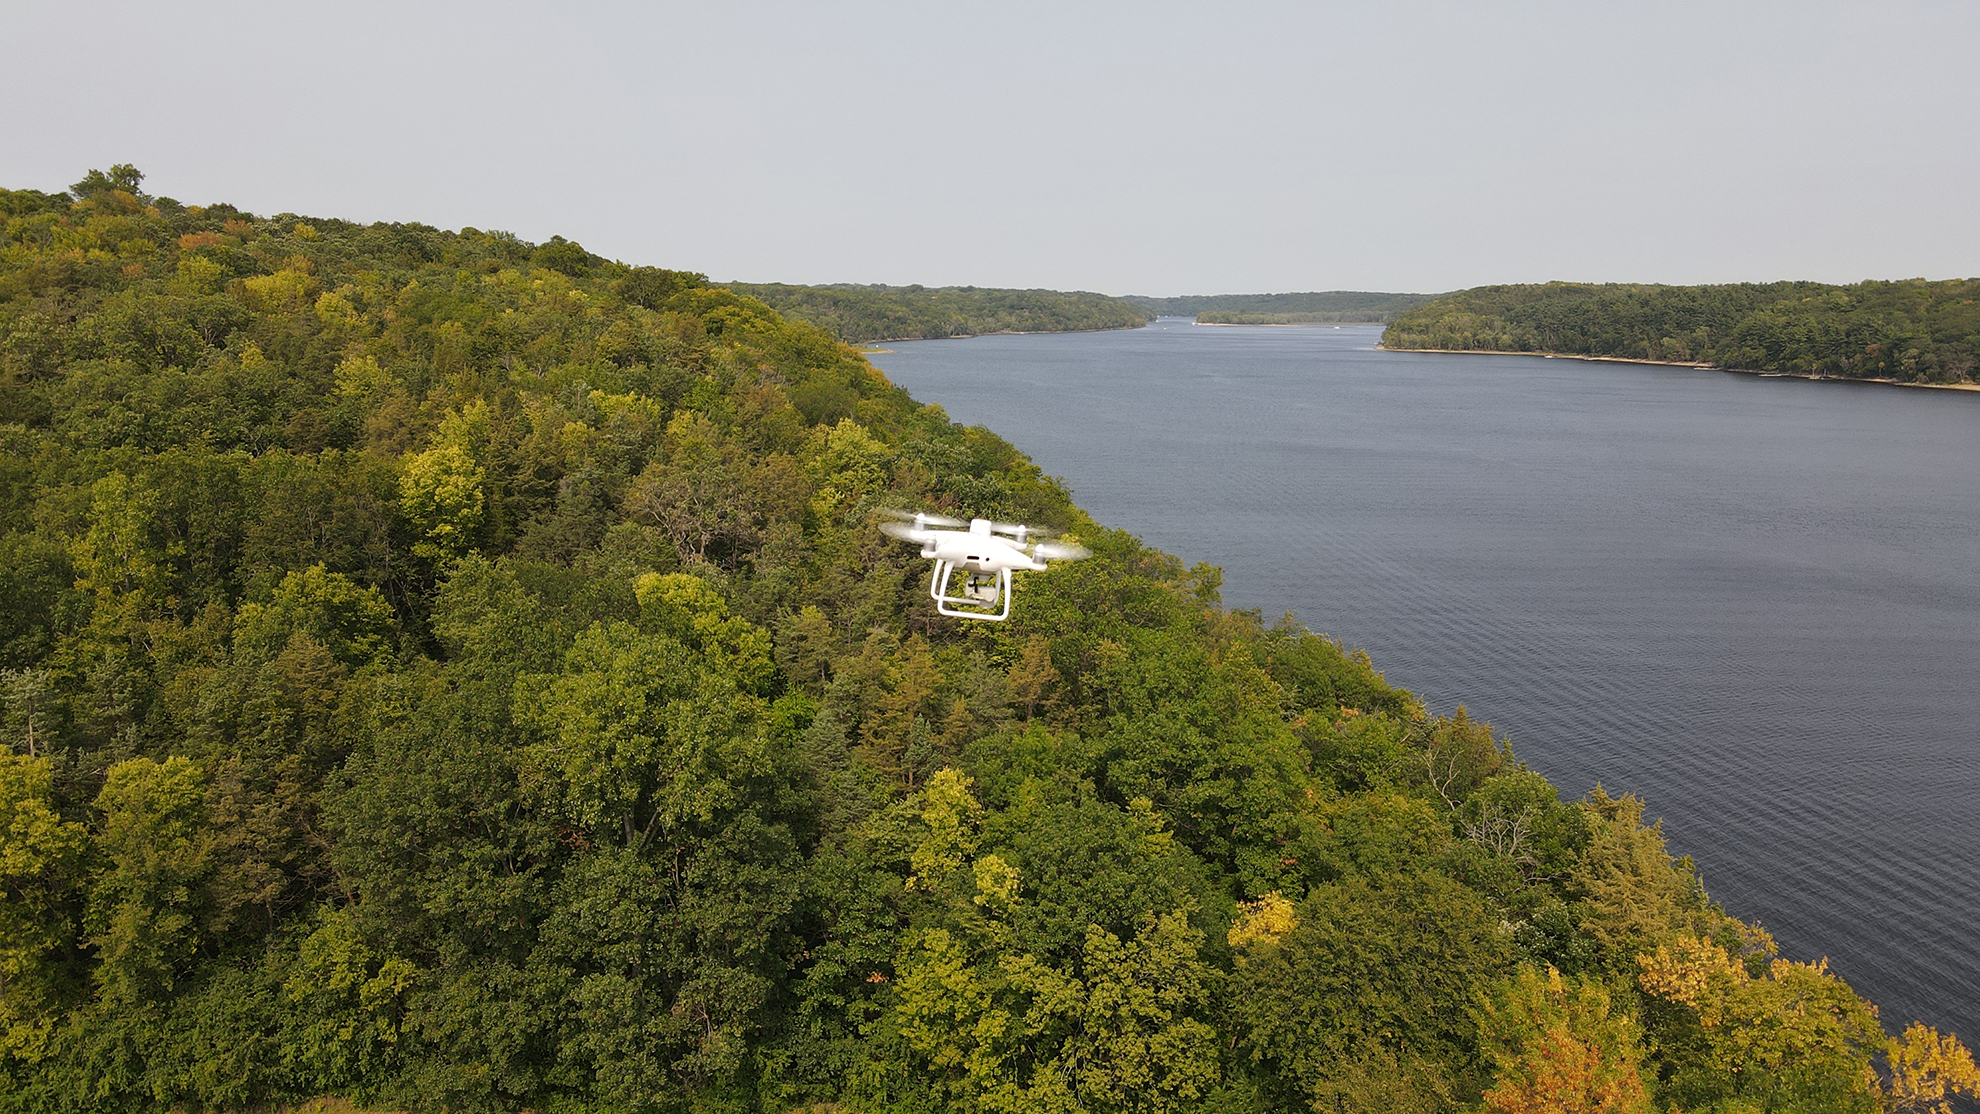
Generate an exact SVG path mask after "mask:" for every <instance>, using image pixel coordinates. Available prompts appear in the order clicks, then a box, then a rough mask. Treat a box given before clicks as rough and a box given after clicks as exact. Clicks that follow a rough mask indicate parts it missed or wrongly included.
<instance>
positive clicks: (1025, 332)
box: [771, 306, 1154, 348]
mask: <svg viewBox="0 0 1980 1114" xmlns="http://www.w3.org/2000/svg"><path fill="white" fill-rule="evenodd" d="M771 308H773V309H774V308H775V307H774V306H773V307H771ZM777 312H779V313H782V312H783V311H782V310H778V311H777ZM800 320H801V319H800ZM1153 323H1154V322H1153V321H1152V320H1150V321H1143V322H1142V323H1141V324H1139V325H1109V326H1107V327H1106V328H1103V329H999V330H997V331H996V332H991V333H950V334H949V335H947V336H939V337H879V338H877V339H875V340H847V341H840V343H841V344H850V345H852V346H853V347H855V348H858V347H860V346H861V345H866V344H896V343H904V342H906V341H910V340H974V339H976V338H977V337H1047V336H1059V335H1061V334H1066V333H1119V332H1125V331H1126V330H1129V329H1146V328H1147V327H1148V326H1149V325H1151V324H1153ZM819 327H820V328H823V326H819Z"/></svg>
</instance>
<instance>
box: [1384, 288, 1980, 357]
mask: <svg viewBox="0 0 1980 1114" xmlns="http://www.w3.org/2000/svg"><path fill="white" fill-rule="evenodd" d="M1977 301H1980V279H1963V280H1951V281H1941V282H1928V281H1926V280H1924V279H1912V280H1907V281H1901V282H1860V283H1857V284H1855V285H1852V286H1832V285H1827V284H1823V283H1815V282H1773V283H1735V284H1729V285H1725V286H1652V285H1635V284H1620V283H1618V284H1605V285H1599V286H1597V285H1587V284H1583V283H1567V282H1550V283H1546V284H1542V285H1526V286H1481V287H1478V288H1476V289H1473V290H1460V291H1457V292H1456V293H1452V294H1445V295H1441V296H1440V297H1438V298H1437V299H1436V300H1434V301H1431V302H1428V303H1426V304H1424V305H1421V306H1418V307H1416V308H1414V309H1412V310H1409V311H1408V312H1406V313H1404V314H1402V315H1401V316H1399V317H1397V318H1396V319H1395V321H1393V322H1391V323H1390V325H1389V327H1388V329H1387V330H1386V331H1385V332H1384V333H1383V334H1382V343H1383V345H1384V346H1386V347H1389V348H1435V349H1452V350H1460V351H1475V350H1490V351H1500V352H1558V353H1564V354H1570V355H1579V356H1611V357H1621V358H1625V359H1640V360H1672V361H1678V362H1698V363H1705V364H1713V365H1716V366H1720V367H1729V368H1742V369H1749V370H1754V371H1780V372H1793V373H1798V374H1813V375H1833V376H1840V377H1844V378H1851V379H1892V380H1896V381H1898V382H1902V383H1970V382H1972V381H1973V380H1974V377H1975V372H1976V369H1977V368H1980V304H1976V302H1977Z"/></svg>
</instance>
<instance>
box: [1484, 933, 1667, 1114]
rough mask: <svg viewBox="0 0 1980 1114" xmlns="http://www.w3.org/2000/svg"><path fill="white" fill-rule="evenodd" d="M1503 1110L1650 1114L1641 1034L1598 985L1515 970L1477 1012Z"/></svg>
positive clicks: (1550, 971)
mask: <svg viewBox="0 0 1980 1114" xmlns="http://www.w3.org/2000/svg"><path fill="white" fill-rule="evenodd" d="M1480 1015H1481V1016H1480V1020H1481V1021H1482V1022H1483V1023H1484V1024H1483V1025H1482V1026H1481V1029H1482V1031H1483V1032H1484V1034H1485V1035H1486V1039H1485V1043H1486V1046H1487V1051H1488V1053H1489V1054H1490V1056H1491V1057H1492V1059H1493V1061H1494V1062H1495V1063H1496V1065H1497V1067H1498V1079H1497V1082H1495V1083H1494V1084H1493V1085H1492V1088H1491V1090H1488V1091H1486V1092H1485V1109H1487V1110H1490V1111H1497V1112H1500V1114H1647V1112H1648V1111H1649V1110H1651V1109H1652V1107H1651V1104H1650V1098H1649V1093H1648V1091H1647V1089H1646V1088H1645V1086H1644V1082H1643V1072H1642V1065H1643V1048H1642V1032H1641V1030H1640V1029H1638V1027H1637V1024H1636V1021H1635V1019H1634V1018H1632V1017H1630V1016H1629V1014H1627V1013H1626V1012H1624V1011H1622V1010H1621V1009H1619V1008H1616V1007H1614V1006H1612V1005H1611V1003H1610V1000H1609V992H1608V991H1607V990H1605V989H1603V988H1602V986H1601V985H1600V984H1599V983H1595V982H1590V981H1585V980H1582V979H1574V980H1567V979H1563V978H1562V977H1561V973H1560V972H1559V971H1557V970H1555V969H1554V968H1553V967H1548V968H1547V973H1546V974H1545V975H1542V974H1540V973H1539V972H1538V971H1536V970H1534V969H1533V968H1531V967H1522V968H1520V971H1519V974H1518V976H1517V977H1516V979H1515V980H1514V982H1513V984H1512V985H1511V986H1510V987H1507V988H1506V989H1505V990H1504V991H1502V992H1501V993H1500V994H1499V995H1497V996H1496V997H1495V998H1493V999H1492V1000H1490V1001H1488V1002H1486V1003H1485V1004H1484V1006H1483V1008H1482V1009H1481V1010H1480Z"/></svg>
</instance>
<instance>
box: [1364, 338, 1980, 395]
mask: <svg viewBox="0 0 1980 1114" xmlns="http://www.w3.org/2000/svg"><path fill="white" fill-rule="evenodd" d="M1375 349H1376V351H1378V352H1437V353H1442V354H1444V355H1448V356H1539V357H1541V358H1543V359H1548V360H1587V361H1589V362H1591V363H1598V364H1656V365H1658V366H1660V367H1695V368H1698V369H1700V370H1702V371H1729V372H1731V373H1733V374H1734V375H1757V376H1759V377H1760V378H1762V379H1810V380H1819V381H1821V382H1824V383H1877V384H1880V385H1882V386H1886V387H1928V388H1930V389H1932V390H1935V391H1980V383H1905V382H1902V381H1900V380H1897V379H1857V378H1854V377H1852V376H1847V375H1816V374H1815V373H1813V372H1808V371H1759V370H1757V369H1755V368H1746V367H1720V366H1719V365H1717V364H1704V363H1699V362H1697V361H1695V360H1642V359H1636V358H1634V357H1631V356H1580V355H1576V354H1574V353H1572V352H1506V351H1502V350H1500V349H1497V348H1389V347H1387V346H1386V345H1380V344H1378V345H1376V346H1375Z"/></svg>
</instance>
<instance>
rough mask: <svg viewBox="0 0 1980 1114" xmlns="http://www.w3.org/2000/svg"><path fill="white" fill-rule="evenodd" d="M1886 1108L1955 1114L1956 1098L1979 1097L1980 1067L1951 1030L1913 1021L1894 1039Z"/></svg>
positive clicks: (1909, 1112)
mask: <svg viewBox="0 0 1980 1114" xmlns="http://www.w3.org/2000/svg"><path fill="white" fill-rule="evenodd" d="M1888 1055H1889V1059H1890V1068H1891V1080H1890V1085H1889V1087H1888V1089H1887V1090H1886V1092H1885V1098H1884V1101H1885V1108H1886V1109H1888V1110H1892V1111H1904V1112H1906V1114H1953V1109H1954V1107H1953V1101H1952V1100H1953V1097H1954V1096H1956V1095H1965V1096H1966V1097H1967V1098H1980V1068H1976V1067H1975V1066H1974V1064H1973V1053H1971V1052H1968V1051H1967V1050H1966V1047H1965V1046H1964V1045H1962V1044H1960V1043H1959V1038H1958V1037H1955V1036H1953V1035H1952V1034H1951V1033H1940V1032H1938V1031H1937V1030H1935V1029H1933V1028H1931V1027H1930V1026H1928V1025H1925V1024H1922V1023H1920V1022H1917V1021H1914V1022H1912V1023H1911V1027H1910V1028H1908V1029H1906V1030H1905V1031H1904V1035H1903V1036H1902V1037H1898V1038H1897V1039H1895V1040H1893V1041H1891V1046H1890V1052H1889V1053H1888Z"/></svg>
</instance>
